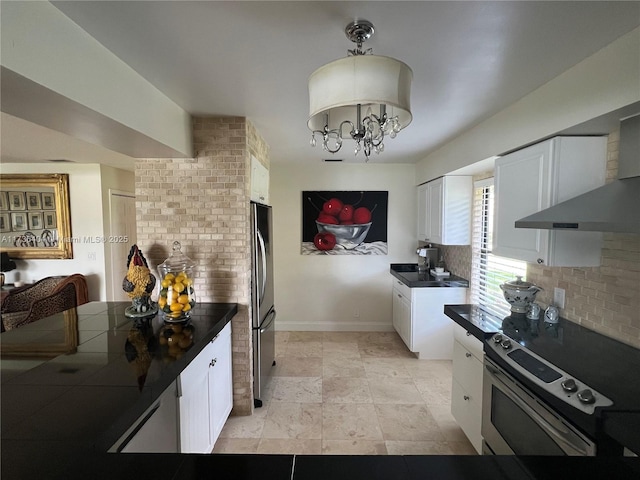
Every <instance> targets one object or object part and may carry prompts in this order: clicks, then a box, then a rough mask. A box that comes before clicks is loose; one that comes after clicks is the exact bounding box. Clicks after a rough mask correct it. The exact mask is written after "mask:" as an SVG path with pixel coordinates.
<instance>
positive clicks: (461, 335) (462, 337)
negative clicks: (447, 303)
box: [453, 323, 484, 361]
mask: <svg viewBox="0 0 640 480" xmlns="http://www.w3.org/2000/svg"><path fill="white" fill-rule="evenodd" d="M453 338H454V339H455V340H457V341H458V342H460V344H461V345H462V346H463V347H464V348H466V349H467V350H468V351H469V352H470V353H471V354H472V355H473V356H475V357H476V358H477V359H478V360H480V361H483V358H484V353H483V352H482V342H481V341H480V340H478V339H477V338H476V337H474V336H473V335H472V334H471V333H469V332H468V331H467V330H465V329H464V328H462V327H461V326H460V325H458V324H457V323H456V324H455V325H454V327H453Z"/></svg>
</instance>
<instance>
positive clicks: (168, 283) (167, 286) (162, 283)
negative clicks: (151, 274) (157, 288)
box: [160, 279, 171, 288]
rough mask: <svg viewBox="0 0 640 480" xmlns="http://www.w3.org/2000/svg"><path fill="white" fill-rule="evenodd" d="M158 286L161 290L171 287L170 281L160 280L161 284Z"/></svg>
mask: <svg viewBox="0 0 640 480" xmlns="http://www.w3.org/2000/svg"><path fill="white" fill-rule="evenodd" d="M160 285H162V288H169V285H171V280H170V279H165V280H162V282H160Z"/></svg>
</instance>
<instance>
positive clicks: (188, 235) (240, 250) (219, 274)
mask: <svg viewBox="0 0 640 480" xmlns="http://www.w3.org/2000/svg"><path fill="white" fill-rule="evenodd" d="M193 141H194V152H196V158H189V159H184V158H181V159H139V160H137V161H136V168H135V180H136V210H137V215H136V219H137V236H138V245H139V246H140V248H141V249H142V250H143V252H145V254H146V256H147V259H148V260H149V263H150V267H151V268H152V269H155V267H156V266H157V265H158V264H159V263H162V262H163V261H164V260H165V259H166V258H167V256H168V255H169V253H170V251H171V245H172V243H173V242H174V241H175V240H178V241H179V242H180V243H181V244H182V251H183V252H184V253H185V254H186V255H188V256H189V257H191V258H192V259H193V260H195V261H196V264H197V265H196V269H195V270H196V272H195V278H194V287H195V288H196V295H197V299H198V301H201V302H231V303H237V304H238V306H239V308H238V310H239V311H238V314H237V315H236V316H235V317H234V318H233V320H232V330H233V336H232V351H233V402H234V407H233V414H235V415H249V414H251V412H252V410H253V387H252V385H253V381H252V378H253V377H252V375H253V373H252V365H253V359H252V342H251V322H250V315H251V311H250V309H251V306H250V296H251V293H250V283H251V257H250V249H251V239H250V213H249V212H250V209H249V199H250V197H249V193H250V168H251V162H250V159H251V155H254V156H256V158H258V159H260V160H261V161H262V162H263V163H265V164H266V165H267V166H268V146H267V145H266V143H265V142H264V141H263V140H262V138H261V137H260V135H259V134H258V132H257V131H256V130H255V128H254V127H253V126H252V125H251V124H250V123H249V122H248V121H247V120H246V119H245V118H243V117H214V118H194V119H193Z"/></svg>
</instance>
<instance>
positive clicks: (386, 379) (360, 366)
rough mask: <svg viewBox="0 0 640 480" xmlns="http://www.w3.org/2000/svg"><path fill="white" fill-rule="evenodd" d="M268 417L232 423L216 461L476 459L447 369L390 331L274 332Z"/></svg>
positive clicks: (261, 413)
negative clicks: (457, 415)
mask: <svg viewBox="0 0 640 480" xmlns="http://www.w3.org/2000/svg"><path fill="white" fill-rule="evenodd" d="M276 363H277V365H276V367H275V372H274V373H275V374H274V377H273V380H272V381H271V382H270V384H269V386H268V387H267V394H266V395H265V397H264V399H263V401H264V404H263V406H262V408H258V409H256V410H255V413H254V414H253V415H252V416H249V417H246V416H245V417H233V416H232V417H230V418H229V420H228V421H227V423H226V425H225V427H224V429H223V430H222V433H221V435H220V438H219V439H218V441H217V443H216V447H215V449H214V453H290V454H291V453H293V454H347V455H365V454H375V455H429V454H433V455H447V454H451V455H463V454H469V455H474V454H475V453H476V452H475V450H474V449H473V447H472V446H471V444H470V443H469V441H468V440H467V438H466V437H465V435H464V433H463V432H462V430H461V429H460V427H459V426H458V425H457V423H456V421H455V420H454V418H453V417H452V415H451V412H450V410H451V407H450V406H451V362H450V361H429V360H418V359H416V358H415V356H414V355H413V354H412V353H411V352H410V351H409V350H408V349H407V348H406V346H405V345H404V343H403V342H402V340H401V339H400V337H399V336H398V335H397V334H396V333H395V332H393V333H389V332H277V333H276Z"/></svg>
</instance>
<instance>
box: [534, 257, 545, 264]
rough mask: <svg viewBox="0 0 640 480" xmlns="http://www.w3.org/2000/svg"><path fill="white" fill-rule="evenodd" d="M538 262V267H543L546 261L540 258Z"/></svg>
mask: <svg viewBox="0 0 640 480" xmlns="http://www.w3.org/2000/svg"><path fill="white" fill-rule="evenodd" d="M536 262H538V265H542V264H543V263H544V260H543V259H542V258H539V259H538V260H536Z"/></svg>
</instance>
